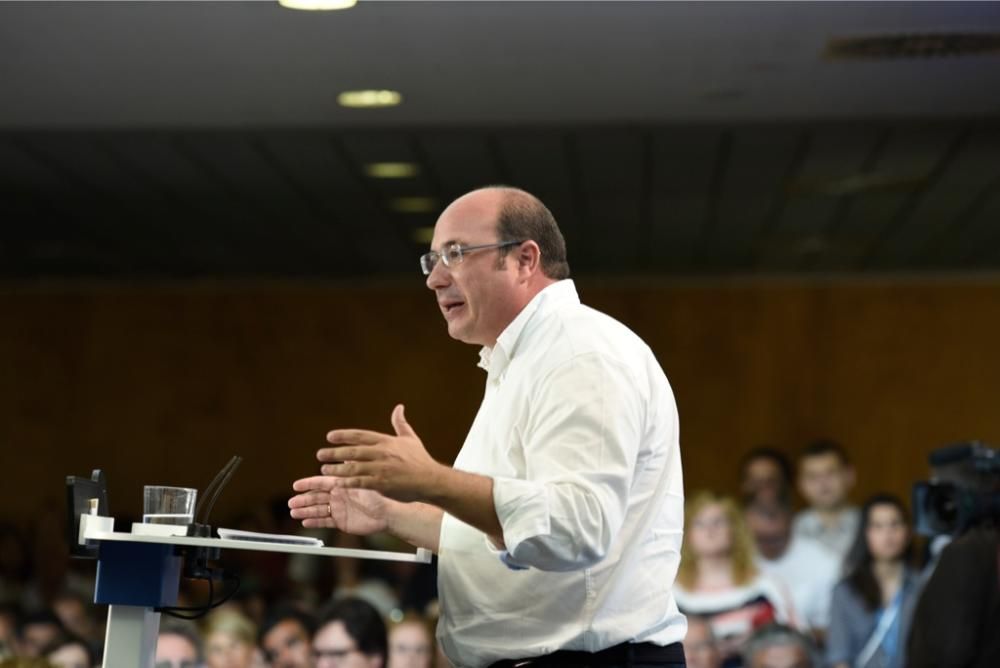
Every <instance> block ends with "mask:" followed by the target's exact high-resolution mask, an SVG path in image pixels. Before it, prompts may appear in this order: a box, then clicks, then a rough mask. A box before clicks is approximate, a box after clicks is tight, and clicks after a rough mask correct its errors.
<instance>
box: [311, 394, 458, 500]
mask: <svg viewBox="0 0 1000 668" xmlns="http://www.w3.org/2000/svg"><path fill="white" fill-rule="evenodd" d="M403 410H404V409H403V405H402V404H399V405H397V406H396V407H395V409H393V411H392V417H391V421H392V427H393V429H394V430H395V432H396V434H395V435H391V434H381V433H379V432H375V431H365V430H361V429H339V430H335V431H331V432H330V433H329V434H327V436H326V440H327V441H328V442H329V443H330V444H331V445H333V446H334V447H331V448H323V449H322V450H320V451H319V452H317V453H316V458H317V459H319V461H321V462H324V464H323V465H322V467H320V470H321V471H322V472H323V474H324V475H326V476H330V478H329V480H331V481H333V483H334V485H335V486H336V487H340V488H343V489H370V490H375V491H377V492H380V493H381V494H384V495H385V496H387V497H389V498H392V499H395V500H397V501H423V500H427V498H428V494H430V493H431V492H432V491H433V490H434V489H435V484H436V480H437V478H438V477H439V476H441V475H442V473H443V471H444V470H446V467H444V466H442V465H441V464H439V463H437V462H436V461H434V459H433V458H432V457H431V456H430V455H429V454H428V453H427V450H426V449H425V448H424V444H423V443H422V442H421V441H420V438H419V437H418V436H417V434H416V432H415V431H413V428H412V427H411V426H410V425H409V423H408V422H407V421H406V417H405V415H404V414H403Z"/></svg>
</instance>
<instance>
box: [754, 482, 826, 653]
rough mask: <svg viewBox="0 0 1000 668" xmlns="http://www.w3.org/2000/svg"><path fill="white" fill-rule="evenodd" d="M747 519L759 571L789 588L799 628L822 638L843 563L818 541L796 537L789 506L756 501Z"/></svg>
mask: <svg viewBox="0 0 1000 668" xmlns="http://www.w3.org/2000/svg"><path fill="white" fill-rule="evenodd" d="M745 516H746V521H747V526H748V527H749V528H750V534H751V535H752V536H753V539H754V543H755V544H756V546H757V558H756V563H757V567H758V568H759V569H760V570H761V571H762V572H763V573H766V574H768V575H770V576H772V577H773V578H775V579H776V580H778V581H779V582H782V583H784V584H785V586H787V587H788V590H789V591H790V592H791V595H792V603H793V605H794V606H795V612H796V615H797V617H798V622H799V623H798V626H799V628H801V629H802V630H810V631H812V632H813V633H814V634H815V635H816V637H817V638H821V637H822V634H823V633H825V631H826V627H827V625H828V624H829V618H830V597H831V595H832V594H833V587H834V586H835V585H836V584H837V580H839V579H840V575H841V573H840V560H839V559H838V558H837V557H836V556H835V555H834V554H833V553H832V552H830V551H829V550H827V549H826V548H825V547H823V546H822V545H821V544H820V543H818V542H816V541H815V540H813V539H811V538H806V537H804V536H795V535H793V533H792V509H791V508H790V507H789V506H788V505H786V504H785V503H781V502H772V503H764V502H761V501H752V502H751V503H750V505H749V506H747V508H746V510H745Z"/></svg>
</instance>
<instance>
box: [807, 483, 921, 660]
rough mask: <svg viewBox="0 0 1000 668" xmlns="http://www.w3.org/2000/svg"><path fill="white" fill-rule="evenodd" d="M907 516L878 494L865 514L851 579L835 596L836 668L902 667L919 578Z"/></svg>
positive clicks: (830, 647)
mask: <svg viewBox="0 0 1000 668" xmlns="http://www.w3.org/2000/svg"><path fill="white" fill-rule="evenodd" d="M912 552H913V549H912V542H911V535H910V526H909V516H908V514H907V511H906V507H905V506H904V505H903V503H902V501H900V500H899V499H898V498H897V497H895V496H892V495H889V494H877V495H875V496H872V497H871V498H869V499H868V501H867V502H866V503H865V505H864V507H863V508H862V510H861V524H860V526H859V527H858V532H857V535H856V536H855V539H854V544H853V546H852V547H851V551H850V553H849V554H848V561H847V575H846V576H845V577H844V579H843V580H841V582H840V583H839V584H838V585H837V586H836V588H835V589H834V591H833V602H832V604H831V607H830V627H829V632H828V635H827V645H826V658H827V663H828V664H830V666H832V667H833V668H868V667H872V668H874V667H876V666H877V667H879V668H898V667H902V666H905V665H906V661H905V656H904V649H905V640H906V634H907V632H908V629H909V623H910V618H911V616H912V610H913V605H914V603H915V597H916V594H917V589H918V587H917V584H916V583H917V576H916V573H914V571H913V570H912V569H911V567H910V561H911V557H912Z"/></svg>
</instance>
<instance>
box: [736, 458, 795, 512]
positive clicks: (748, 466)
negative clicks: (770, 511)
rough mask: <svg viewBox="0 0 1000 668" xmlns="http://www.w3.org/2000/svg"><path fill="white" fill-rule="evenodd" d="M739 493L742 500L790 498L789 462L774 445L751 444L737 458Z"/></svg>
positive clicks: (769, 501) (789, 502)
mask: <svg viewBox="0 0 1000 668" xmlns="http://www.w3.org/2000/svg"><path fill="white" fill-rule="evenodd" d="M740 494H741V496H742V499H743V502H744V503H748V502H749V500H750V499H754V500H756V501H760V502H762V503H787V504H791V502H792V464H791V462H789V461H788V457H787V456H785V453H783V452H781V451H780V450H776V449H775V448H771V447H767V446H762V447H758V448H754V449H753V450H751V451H750V452H748V453H747V454H745V455H744V456H743V459H742V460H741V462H740Z"/></svg>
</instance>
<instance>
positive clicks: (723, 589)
mask: <svg viewBox="0 0 1000 668" xmlns="http://www.w3.org/2000/svg"><path fill="white" fill-rule="evenodd" d="M684 515H685V520H684V526H685V527H686V531H685V535H684V542H683V545H682V548H681V563H680V568H679V570H678V573H677V582H676V584H675V585H674V597H675V599H676V601H677V606H678V607H679V608H680V610H681V612H683V613H685V614H689V615H691V614H693V615H702V616H704V617H706V618H707V619H708V621H709V623H710V624H711V625H712V631H713V633H714V635H715V637H716V638H717V639H718V641H719V647H720V650H721V652H722V654H723V657H732V656H734V655H738V654H739V651H740V647H741V645H742V642H743V641H744V640H745V639H746V638H747V637H749V636H750V633H751V632H752V631H753V630H754V629H755V628H757V627H759V626H763V625H765V624H768V623H770V622H773V621H775V620H777V621H781V622H789V621H792V620H793V619H794V616H793V614H792V605H791V603H790V598H789V595H788V593H787V591H786V590H785V589H784V588H783V586H782V585H780V584H779V583H777V582H775V581H774V580H773V579H772V578H771V577H769V576H767V575H764V574H761V573H760V572H759V570H758V569H757V567H756V565H755V564H754V550H753V543H752V541H751V538H750V534H749V532H748V530H747V528H746V524H745V523H744V521H743V515H742V513H740V511H739V509H738V508H737V506H736V503H735V502H734V501H733V500H732V499H729V498H726V497H723V496H719V495H716V494H714V493H712V492H700V493H697V494H695V495H694V496H692V497H691V498H689V499H688V500H687V503H686V507H685V513H684Z"/></svg>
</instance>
